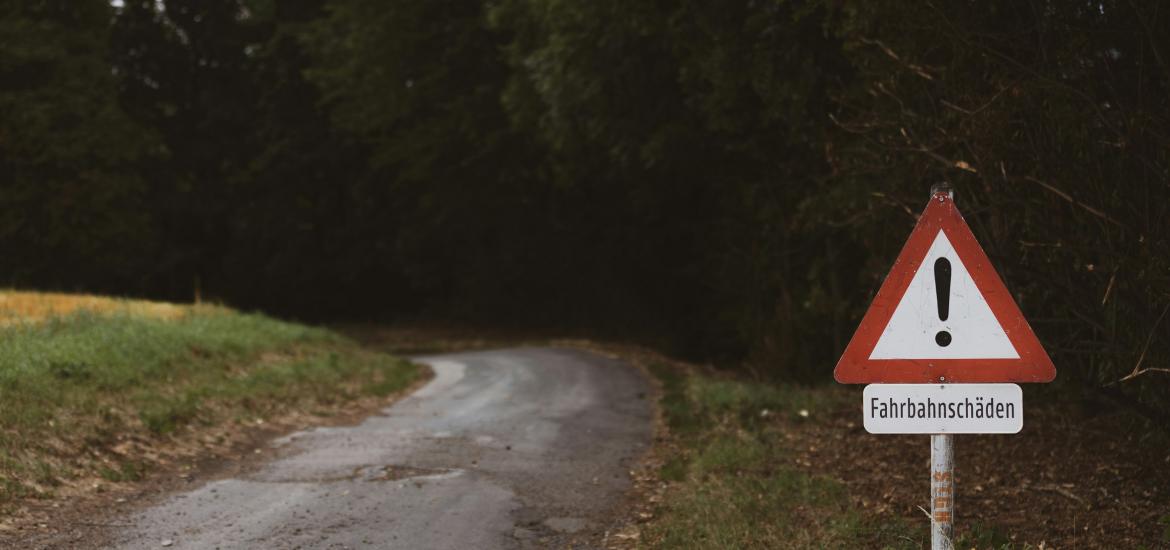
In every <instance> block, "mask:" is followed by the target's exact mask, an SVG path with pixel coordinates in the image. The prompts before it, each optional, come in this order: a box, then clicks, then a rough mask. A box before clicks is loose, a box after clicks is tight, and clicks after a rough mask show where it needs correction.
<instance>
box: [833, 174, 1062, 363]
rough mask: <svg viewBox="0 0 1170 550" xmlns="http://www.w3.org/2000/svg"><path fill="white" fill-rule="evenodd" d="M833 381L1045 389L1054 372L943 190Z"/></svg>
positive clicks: (912, 236)
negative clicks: (991, 384)
mask: <svg viewBox="0 0 1170 550" xmlns="http://www.w3.org/2000/svg"><path fill="white" fill-rule="evenodd" d="M919 268H921V269H919ZM833 376H834V377H835V378H836V379H837V381H838V382H841V383H844V384H867V383H890V384H894V383H901V384H915V383H918V384H928V383H935V384H937V383H964V382H1050V381H1052V379H1053V378H1056V367H1055V366H1054V365H1053V364H1052V359H1050V358H1049V357H1048V353H1047V352H1045V351H1044V348H1043V346H1041V345H1040V341H1039V340H1038V339H1036V334H1035V333H1034V332H1032V327H1030V326H1028V321H1027V320H1025V319H1024V315H1023V314H1022V313H1020V308H1019V306H1017V305H1016V302H1015V300H1013V299H1012V296H1011V294H1010V293H1009V292H1008V290H1007V287H1005V286H1004V284H1003V281H1002V280H1000V278H999V275H998V274H997V273H996V272H995V268H993V267H992V266H991V261H990V260H988V259H987V254H985V253H984V252H983V248H982V247H980V246H979V243H978V242H977V241H976V240H975V235H973V234H972V233H971V229H970V228H969V227H967V222H965V221H963V216H962V214H959V210H958V209H957V208H955V202H954V199H953V198H951V196H950V194H948V193H945V192H943V193H935V194H934V196H933V197H932V198H931V200H930V204H928V205H927V206H926V211H925V212H923V213H922V217H921V218H919V219H918V225H916V226H915V227H914V231H913V232H912V233H910V238H909V239H908V240H907V241H906V245H905V246H904V247H902V252H901V253H900V254H898V259H897V260H896V261H895V262H894V267H893V268H891V269H890V274H889V275H887V276H886V280H885V281H884V282H883V283H882V287H881V289H880V290H878V294H877V297H875V298H874V300H873V304H872V305H870V306H869V311H867V312H866V313H865V317H863V318H862V320H861V326H859V327H858V328H857V332H856V333H855V334H854V335H853V339H852V340H850V341H849V345H848V346H847V347H846V348H845V353H844V354H843V355H842V356H841V360H840V361H838V362H837V368H836V369H835V370H834V371H833Z"/></svg>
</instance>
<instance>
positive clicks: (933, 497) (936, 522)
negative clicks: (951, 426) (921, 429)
mask: <svg viewBox="0 0 1170 550" xmlns="http://www.w3.org/2000/svg"><path fill="white" fill-rule="evenodd" d="M954 439H955V436H953V435H950V434H937V435H932V436H930V548H931V550H953V549H954V547H955V546H954V543H953V542H952V539H953V537H954V534H955V461H954V451H955V440H954Z"/></svg>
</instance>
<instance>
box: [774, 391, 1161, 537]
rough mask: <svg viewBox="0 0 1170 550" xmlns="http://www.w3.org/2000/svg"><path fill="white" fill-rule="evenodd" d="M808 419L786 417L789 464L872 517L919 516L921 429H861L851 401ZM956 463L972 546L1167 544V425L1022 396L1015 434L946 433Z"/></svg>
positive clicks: (925, 492)
mask: <svg viewBox="0 0 1170 550" xmlns="http://www.w3.org/2000/svg"><path fill="white" fill-rule="evenodd" d="M860 393H861V392H860V391H857V392H856V394H857V395H856V399H854V400H852V401H854V403H859V402H860V400H861V395H860ZM814 420H815V421H813V422H806V423H801V424H795V425H791V426H786V428H787V434H788V435H787V437H788V438H789V440H790V442H791V444H792V447H793V448H794V449H796V450H797V456H796V457H795V459H794V460H796V462H797V463H798V464H799V465H801V466H802V467H804V468H807V469H809V470H811V471H813V472H816V473H819V474H823V475H828V476H830V477H833V478H836V479H839V480H841V481H843V482H844V483H845V484H846V486H847V487H848V489H849V493H850V495H851V497H852V499H853V501H854V502H855V503H856V505H857V506H859V507H861V508H862V509H864V510H865V513H866V515H867V516H870V517H872V518H874V519H875V520H876V521H878V522H879V523H880V522H883V521H903V522H907V523H909V524H911V525H915V524H918V525H922V526H923V529H924V530H925V529H926V528H927V527H928V526H929V523H928V522H929V519H928V517H927V516H926V515H925V514H924V512H923V511H922V510H921V509H919V507H920V506H922V507H925V506H926V505H927V504H928V501H929V498H928V497H929V494H930V483H929V479H928V477H929V472H930V438H929V437H928V436H925V435H905V436H901V435H899V436H889V435H880V436H879V435H871V434H868V433H866V432H865V430H864V428H862V426H861V411H860V408H859V407H857V406H853V405H852V404H846V405H842V406H841V407H839V408H838V409H836V410H835V411H834V412H833V413H832V415H831V416H830V418H826V419H814ZM955 464H956V468H955V482H956V500H955V514H956V536H961V535H963V534H966V536H967V538H968V540H972V541H975V542H976V543H978V544H979V546H980V547H992V546H994V547H1000V546H1001V545H1003V544H1005V543H1013V546H1015V545H1022V544H1030V545H1034V546H1039V547H1042V548H1139V547H1143V546H1144V547H1147V548H1170V446H1168V445H1167V436H1166V434H1165V433H1164V432H1159V431H1157V430H1155V429H1154V428H1152V427H1150V426H1149V424H1147V423H1145V422H1143V421H1142V420H1141V419H1138V418H1135V417H1133V415H1132V414H1130V413H1127V412H1125V411H1122V410H1113V411H1110V412H1107V413H1099V414H1092V415H1091V414H1088V413H1087V412H1086V411H1085V410H1078V409H1077V408H1075V407H1069V406H1067V405H1063V404H1059V403H1043V402H1041V403H1035V404H1029V406H1028V409H1027V411H1026V416H1025V425H1024V430H1023V431H1022V432H1021V433H1019V434H1015V435H959V436H956V437H955Z"/></svg>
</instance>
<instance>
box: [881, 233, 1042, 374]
mask: <svg viewBox="0 0 1170 550" xmlns="http://www.w3.org/2000/svg"><path fill="white" fill-rule="evenodd" d="M1019 357H1020V354H1019V353H1017V352H1016V348H1015V346H1013V345H1012V342H1011V340H1009V339H1008V337H1007V334H1006V333H1005V332H1004V330H1003V326H1001V325H1000V324H999V321H998V320H997V319H996V318H995V314H994V313H992V312H991V307H990V306H988V305H987V300H986V299H985V298H984V297H983V294H982V293H981V292H980V291H979V288H978V287H976V286H975V281H974V280H972V278H971V274H970V273H969V272H968V271H967V268H966V266H964V265H963V261H962V260H960V259H959V254H958V253H956V252H955V248H954V246H952V245H951V241H950V240H949V239H947V236H946V233H944V232H943V231H942V230H939V232H938V235H937V236H936V237H935V238H934V243H933V244H931V246H930V250H928V251H927V253H926V258H925V259H923V260H922V265H921V266H920V267H919V268H918V271H917V272H915V273H914V278H913V279H911V280H910V286H909V287H907V288H906V294H905V296H903V298H902V301H900V302H898V306H897V307H896V308H895V309H894V314H893V316H891V317H890V322H889V323H888V324H887V325H886V328H885V330H884V331H883V332H882V335H881V337H880V338H878V341H877V345H875V346H874V348H873V352H872V353H870V356H869V358H870V359H1019Z"/></svg>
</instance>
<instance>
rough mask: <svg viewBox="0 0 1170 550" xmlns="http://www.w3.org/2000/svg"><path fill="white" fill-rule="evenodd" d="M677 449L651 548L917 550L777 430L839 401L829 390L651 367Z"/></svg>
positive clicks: (665, 475)
mask: <svg viewBox="0 0 1170 550" xmlns="http://www.w3.org/2000/svg"><path fill="white" fill-rule="evenodd" d="M650 370H651V372H652V373H653V374H654V375H655V376H656V377H657V378H658V380H659V381H660V383H661V385H662V397H661V402H660V404H661V408H662V413H663V416H664V420H665V422H666V424H667V427H668V428H669V431H670V434H671V440H672V444H673V445H674V446H676V447H677V448H676V449H673V450H672V452H671V458H669V459H668V460H666V462H665V464H664V465H663V466H662V468H661V471H660V477H661V479H662V480H664V481H666V482H668V483H669V488H668V489H667V492H666V494H665V495H664V497H663V504H662V505H661V506H660V509H659V510H658V511H657V513H656V514H655V518H654V519H653V520H651V521H650V522H648V523H647V524H646V525H645V526H644V528H643V537H642V540H643V544H644V545H645V546H649V547H656V548H681V549H686V548H695V549H699V548H704V549H707V548H860V547H873V545H874V544H875V542H876V543H877V544H878V545H879V546H887V547H903V546H907V547H917V546H916V545H914V544H912V541H913V538H912V537H909V536H908V535H907V527H906V526H904V525H901V524H895V525H885V526H874V525H871V524H868V523H867V521H866V519H865V517H864V516H863V515H862V514H861V513H860V512H859V511H858V510H855V509H854V507H853V505H852V504H851V502H850V499H849V495H848V494H847V492H846V490H845V488H844V486H843V485H842V484H841V483H839V482H838V481H835V480H833V479H831V478H828V477H824V476H819V475H813V474H810V473H809V472H808V471H807V469H805V468H801V467H800V465H799V464H797V463H796V462H795V461H796V460H797V458H796V457H797V455H796V453H794V452H793V451H794V449H792V448H791V442H790V441H789V440H788V439H787V438H786V436H785V432H784V430H783V426H784V425H786V424H795V423H801V422H808V421H809V419H810V418H816V417H818V416H819V415H821V414H822V413H824V412H826V411H828V410H831V409H832V408H833V407H836V406H839V403H840V400H841V399H843V398H845V397H846V396H843V395H842V394H840V393H838V392H833V391H828V390H826V389H815V388H814V389H809V388H802V387H797V386H781V385H766V384H753V383H746V382H743V381H737V380H732V379H725V378H718V377H714V376H707V375H702V374H698V373H693V372H687V371H684V370H682V369H678V368H673V367H665V366H661V365H656V366H651V369H650Z"/></svg>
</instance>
